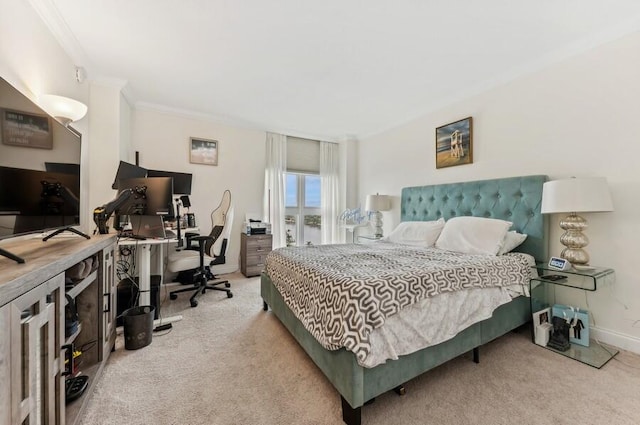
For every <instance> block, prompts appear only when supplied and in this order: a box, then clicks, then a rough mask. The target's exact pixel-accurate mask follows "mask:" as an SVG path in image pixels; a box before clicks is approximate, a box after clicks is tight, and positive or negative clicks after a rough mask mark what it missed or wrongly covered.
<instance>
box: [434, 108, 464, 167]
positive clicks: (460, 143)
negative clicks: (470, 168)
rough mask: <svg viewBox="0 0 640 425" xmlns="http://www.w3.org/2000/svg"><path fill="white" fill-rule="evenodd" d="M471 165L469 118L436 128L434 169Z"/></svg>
mask: <svg viewBox="0 0 640 425" xmlns="http://www.w3.org/2000/svg"><path fill="white" fill-rule="evenodd" d="M471 163H473V121H472V119H471V117H467V118H463V119H461V120H459V121H455V122H452V123H450V124H446V125H443V126H442V127H438V128H436V168H445V167H453V166H455V165H463V164H471Z"/></svg>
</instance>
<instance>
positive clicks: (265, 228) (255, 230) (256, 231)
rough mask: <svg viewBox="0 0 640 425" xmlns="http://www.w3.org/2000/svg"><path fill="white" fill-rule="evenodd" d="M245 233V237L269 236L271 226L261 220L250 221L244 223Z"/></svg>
mask: <svg viewBox="0 0 640 425" xmlns="http://www.w3.org/2000/svg"><path fill="white" fill-rule="evenodd" d="M245 229H246V230H245V232H246V234H247V235H266V234H271V224H269V223H265V222H263V221H262V220H253V219H250V220H249V221H248V222H246V223H245Z"/></svg>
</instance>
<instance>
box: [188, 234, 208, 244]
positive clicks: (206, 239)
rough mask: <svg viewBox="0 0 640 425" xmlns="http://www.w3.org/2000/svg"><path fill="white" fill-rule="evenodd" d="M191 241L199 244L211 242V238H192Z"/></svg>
mask: <svg viewBox="0 0 640 425" xmlns="http://www.w3.org/2000/svg"><path fill="white" fill-rule="evenodd" d="M191 240H192V241H195V242H198V243H200V242H205V241H212V240H213V238H212V237H211V236H208V235H207V236H194V237H192V238H191Z"/></svg>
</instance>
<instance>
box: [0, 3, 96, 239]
mask: <svg viewBox="0 0 640 425" xmlns="http://www.w3.org/2000/svg"><path fill="white" fill-rule="evenodd" d="M0 3H1V4H0V10H2V12H1V13H0V40H2V41H1V42H0V76H2V78H4V79H5V80H7V82H9V83H10V84H12V85H13V86H14V87H16V88H17V89H18V90H20V91H21V92H22V93H23V94H24V95H26V96H27V97H29V98H30V99H31V100H32V101H34V102H36V103H37V100H38V96H40V95H42V94H45V93H49V94H57V95H62V96H67V97H70V98H73V99H76V100H79V101H80V102H83V103H84V104H88V103H89V85H88V84H87V83H84V84H79V83H78V82H77V81H76V80H75V64H74V63H73V61H72V60H71V59H70V58H69V56H68V55H67V54H66V53H65V51H64V50H63V49H62V47H60V45H59V44H58V42H57V41H56V40H55V38H54V37H53V35H52V34H51V32H50V31H49V29H48V28H47V27H46V25H45V24H44V23H43V22H42V20H41V19H40V17H39V16H38V15H37V13H36V12H35V11H34V9H33V8H32V7H31V6H30V5H29V3H28V2H25V1H19V2H14V1H9V0H0ZM88 126H89V119H88V117H85V118H83V119H82V120H80V121H78V122H75V123H73V127H74V128H75V129H77V130H78V131H79V132H80V133H82V159H81V161H82V164H83V166H84V168H83V170H82V175H81V190H80V195H81V201H80V214H81V219H80V220H81V230H83V231H85V232H86V231H88V229H89V227H90V222H91V216H90V209H91V208H90V207H89V205H90V204H89V196H88V193H89V188H88V171H87V166H85V165H86V164H88V152H89V146H90V136H89V127H88Z"/></svg>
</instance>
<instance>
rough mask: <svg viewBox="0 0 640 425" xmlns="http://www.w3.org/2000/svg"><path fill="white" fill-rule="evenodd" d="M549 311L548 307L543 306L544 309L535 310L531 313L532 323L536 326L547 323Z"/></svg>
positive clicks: (549, 319)
mask: <svg viewBox="0 0 640 425" xmlns="http://www.w3.org/2000/svg"><path fill="white" fill-rule="evenodd" d="M550 313H551V309H550V308H548V307H547V308H545V309H544V310H540V311H537V312H535V313H533V324H534V326H538V325H541V324H543V323H549V322H551V318H550V317H549V314H550Z"/></svg>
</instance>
